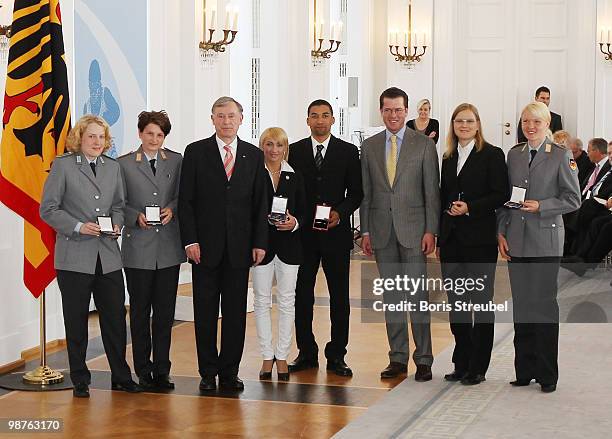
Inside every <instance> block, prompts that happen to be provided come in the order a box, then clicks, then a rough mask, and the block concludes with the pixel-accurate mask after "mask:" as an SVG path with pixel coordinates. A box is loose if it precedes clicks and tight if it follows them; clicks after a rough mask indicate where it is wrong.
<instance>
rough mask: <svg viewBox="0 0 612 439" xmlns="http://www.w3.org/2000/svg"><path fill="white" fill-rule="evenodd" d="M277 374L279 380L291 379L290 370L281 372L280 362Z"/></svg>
mask: <svg viewBox="0 0 612 439" xmlns="http://www.w3.org/2000/svg"><path fill="white" fill-rule="evenodd" d="M274 361H276V358H275V359H274ZM285 362H286V361H285ZM287 368H288V366H287ZM276 375H277V376H278V380H279V381H289V372H279V371H278V363H277V364H276Z"/></svg>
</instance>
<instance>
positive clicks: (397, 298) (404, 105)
mask: <svg viewBox="0 0 612 439" xmlns="http://www.w3.org/2000/svg"><path fill="white" fill-rule="evenodd" d="M380 114H381V116H382V119H383V122H384V123H385V126H386V128H387V129H386V130H385V131H382V132H380V133H378V134H376V135H375V136H373V137H370V138H369V139H366V140H365V141H364V142H363V145H362V147H361V169H362V178H363V189H364V198H363V201H362V203H361V209H360V221H361V232H362V234H363V241H362V247H363V249H364V252H365V254H366V255H372V254H373V253H375V256H376V263H377V266H378V271H379V273H380V276H381V277H382V278H386V279H389V278H395V277H396V276H398V275H400V276H402V277H404V276H407V277H408V278H414V279H419V278H422V279H425V278H426V274H427V270H426V266H425V257H426V255H428V254H430V253H432V252H433V251H434V249H435V235H436V234H437V233H438V223H439V218H440V191H439V178H440V177H439V172H438V156H437V153H436V147H435V145H434V142H433V141H432V140H431V139H430V138H428V137H426V136H424V135H421V134H419V133H417V132H416V131H414V130H411V129H410V128H407V127H406V116H407V114H408V96H407V95H406V93H405V92H404V91H403V90H400V89H398V88H395V87H392V88H389V89H387V90H385V91H384V92H383V93H382V94H381V95H380ZM383 299H384V303H385V305H387V304H397V303H400V302H401V301H403V300H408V301H410V302H412V303H414V304H415V306H416V310H415V311H411V312H410V317H411V327H412V335H413V337H414V343H415V345H416V349H415V352H414V355H413V360H414V362H415V364H416V365H417V372H416V374H415V379H416V380H417V381H429V380H431V378H432V375H431V365H432V363H433V355H432V352H431V332H430V324H429V322H430V315H429V312H428V311H419V303H420V302H426V301H427V299H428V293H427V290H426V289H425V288H418V289H417V291H399V290H392V291H385V292H384V293H383ZM385 321H386V325H387V337H388V339H389V347H390V351H389V360H390V362H389V365H388V366H387V367H386V368H385V369H384V370H383V371H382V372H381V378H394V377H396V376H398V375H400V374H402V373H406V371H407V364H408V358H409V350H408V324H407V315H406V312H398V311H389V310H388V309H385Z"/></svg>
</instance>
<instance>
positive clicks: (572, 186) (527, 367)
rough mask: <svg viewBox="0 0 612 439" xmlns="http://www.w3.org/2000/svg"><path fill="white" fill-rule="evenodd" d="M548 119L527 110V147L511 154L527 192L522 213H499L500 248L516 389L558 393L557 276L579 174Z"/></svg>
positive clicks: (539, 108)
mask: <svg viewBox="0 0 612 439" xmlns="http://www.w3.org/2000/svg"><path fill="white" fill-rule="evenodd" d="M550 118H551V117H550V112H549V110H548V107H547V106H546V105H545V104H543V103H541V102H533V103H531V104H529V105H527V106H526V107H525V109H524V110H523V112H522V115H521V125H522V129H523V132H524V133H525V136H526V137H527V142H526V143H520V144H518V145H516V146H515V147H514V148H512V149H511V150H510V151H509V152H508V158H507V163H508V177H509V183H510V186H511V188H512V190H513V192H514V193H516V192H517V191H522V190H525V200H524V202H523V203H522V207H520V208H518V209H513V208H501V209H499V210H498V212H497V213H498V229H497V231H498V246H499V251H500V253H501V255H502V256H503V257H504V258H505V259H507V260H508V272H509V274H510V287H511V289H512V301H513V313H514V351H515V356H514V368H515V371H516V380H515V381H512V382H511V383H510V384H512V385H513V386H528V385H529V384H530V383H531V380H532V379H535V380H536V381H537V382H538V383H539V384H540V386H541V389H542V391H543V392H546V393H548V392H554V391H555V390H556V388H557V380H558V378H559V370H558V364H557V356H558V344H559V305H558V303H557V276H558V273H559V262H560V259H561V256H562V253H563V239H564V226H563V218H562V216H561V215H563V214H565V213H568V212H571V211H573V210H576V209H578V208H579V207H580V188H579V184H578V167H577V165H576V162H575V161H574V158H573V156H572V154H571V152H570V151H569V150H566V149H564V148H562V147H560V146H559V145H556V144H555V143H553V142H552V141H551V140H550V139H548V138H547V137H546V134H547V132H548V131H549V130H548V127H549V125H550Z"/></svg>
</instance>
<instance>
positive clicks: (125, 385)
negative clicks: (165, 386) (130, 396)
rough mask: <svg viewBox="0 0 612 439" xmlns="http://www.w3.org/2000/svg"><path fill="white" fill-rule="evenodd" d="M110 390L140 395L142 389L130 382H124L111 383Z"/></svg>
mask: <svg viewBox="0 0 612 439" xmlns="http://www.w3.org/2000/svg"><path fill="white" fill-rule="evenodd" d="M111 389H112V390H120V391H122V392H128V393H140V392H142V390H143V389H142V387H140V386H139V385H138V384H136V383H135V382H134V381H132V380H128V381H124V382H122V383H111Z"/></svg>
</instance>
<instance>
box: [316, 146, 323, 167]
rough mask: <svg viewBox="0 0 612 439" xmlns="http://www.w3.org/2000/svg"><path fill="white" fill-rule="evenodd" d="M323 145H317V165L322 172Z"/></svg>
mask: <svg viewBox="0 0 612 439" xmlns="http://www.w3.org/2000/svg"><path fill="white" fill-rule="evenodd" d="M323 148H324V146H323V145H317V154H316V155H315V165H316V167H317V169H318V170H321V165H322V164H323V153H322V151H323Z"/></svg>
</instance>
